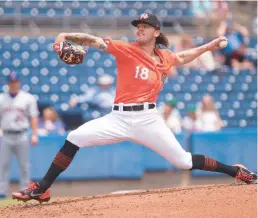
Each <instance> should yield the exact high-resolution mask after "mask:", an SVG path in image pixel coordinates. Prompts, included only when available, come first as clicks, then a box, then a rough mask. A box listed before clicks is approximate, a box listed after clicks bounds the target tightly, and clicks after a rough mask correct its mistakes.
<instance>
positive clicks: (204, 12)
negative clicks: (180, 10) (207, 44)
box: [191, 0, 228, 38]
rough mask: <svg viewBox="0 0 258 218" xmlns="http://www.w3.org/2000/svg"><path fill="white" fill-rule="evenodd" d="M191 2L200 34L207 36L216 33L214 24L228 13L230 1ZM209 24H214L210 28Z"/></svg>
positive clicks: (197, 0) (196, 0) (200, 0)
mask: <svg viewBox="0 0 258 218" xmlns="http://www.w3.org/2000/svg"><path fill="white" fill-rule="evenodd" d="M191 4H192V13H193V15H194V16H195V21H196V26H197V28H198V34H199V36H202V37H205V38H206V37H210V36H212V35H213V34H214V33H213V32H212V30H213V28H214V27H213V26H216V25H218V24H219V23H220V22H221V21H223V20H224V19H225V18H226V17H227V14H228V3H227V2H226V1H225V0H216V1H210V0H194V1H191ZM209 25H212V26H211V27H210V28H209Z"/></svg>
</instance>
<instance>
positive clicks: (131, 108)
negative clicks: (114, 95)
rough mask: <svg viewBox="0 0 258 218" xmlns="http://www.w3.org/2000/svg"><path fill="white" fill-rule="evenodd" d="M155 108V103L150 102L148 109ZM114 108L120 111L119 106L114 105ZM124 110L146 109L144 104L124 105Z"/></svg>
mask: <svg viewBox="0 0 258 218" xmlns="http://www.w3.org/2000/svg"><path fill="white" fill-rule="evenodd" d="M153 108H155V104H148V109H153ZM113 110H115V111H118V110H119V106H118V105H114V107H113ZM122 110H123V111H143V110H144V105H143V104H141V105H132V106H123V107H122Z"/></svg>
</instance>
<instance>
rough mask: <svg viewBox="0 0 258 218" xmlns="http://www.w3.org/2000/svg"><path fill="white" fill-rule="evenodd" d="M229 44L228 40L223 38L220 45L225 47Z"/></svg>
mask: <svg viewBox="0 0 258 218" xmlns="http://www.w3.org/2000/svg"><path fill="white" fill-rule="evenodd" d="M227 45H228V41H226V40H223V41H220V42H219V47H220V48H225V47H226V46H227Z"/></svg>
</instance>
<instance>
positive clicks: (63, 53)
mask: <svg viewBox="0 0 258 218" xmlns="http://www.w3.org/2000/svg"><path fill="white" fill-rule="evenodd" d="M53 49H54V50H55V51H57V53H58V56H59V57H60V59H61V60H62V61H63V62H65V63H67V64H81V63H82V62H83V59H84V56H85V55H86V51H84V50H83V49H82V47H81V46H77V45H72V44H71V43H69V42H67V41H64V42H60V43H54V44H53Z"/></svg>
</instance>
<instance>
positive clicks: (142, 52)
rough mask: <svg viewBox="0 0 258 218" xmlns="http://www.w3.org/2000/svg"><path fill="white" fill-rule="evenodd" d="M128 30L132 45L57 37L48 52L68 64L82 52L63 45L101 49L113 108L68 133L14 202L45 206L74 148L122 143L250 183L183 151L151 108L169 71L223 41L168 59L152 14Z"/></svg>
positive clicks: (238, 170)
mask: <svg viewBox="0 0 258 218" xmlns="http://www.w3.org/2000/svg"><path fill="white" fill-rule="evenodd" d="M132 25H134V26H135V27H137V32H136V42H134V43H127V42H123V41H119V40H110V39H102V38H99V37H95V36H92V35H89V34H84V33H62V34H59V35H58V36H57V38H56V43H55V44H54V48H55V49H56V50H57V51H58V54H59V56H60V57H61V59H62V60H63V61H64V62H66V63H68V64H75V63H82V60H83V56H84V54H85V52H82V51H81V52H79V50H78V48H76V47H74V46H72V45H70V44H69V43H67V42H65V41H66V40H71V41H73V42H75V43H77V44H79V45H83V46H90V47H96V48H99V49H102V50H104V51H106V52H108V53H110V54H112V55H114V56H115V57H116V61H117V72H118V73H117V89H116V98H115V104H114V106H113V111H112V112H111V113H110V114H108V115H106V116H104V117H102V118H99V119H96V120H92V121H90V122H87V123H85V124H84V125H82V126H80V127H79V128H77V129H76V130H74V131H72V132H70V133H69V135H68V137H67V140H66V141H65V144H64V146H63V147H62V148H61V150H60V151H59V152H58V154H57V155H56V157H55V158H54V161H53V163H52V164H51V166H50V168H49V170H48V172H47V174H46V175H45V176H44V178H43V179H42V180H41V181H40V182H38V183H32V184H31V185H30V186H29V187H28V188H27V189H25V190H24V191H21V192H14V193H13V198H14V199H19V200H23V201H28V200H31V199H36V200H38V201H40V202H42V201H48V200H49V199H50V195H49V187H50V186H51V185H52V183H53V182H54V181H55V179H56V178H57V177H58V175H59V174H60V173H61V172H63V171H64V170H65V169H66V168H67V167H68V166H69V164H70V163H71V162H72V159H73V158H74V156H75V154H76V153H77V151H78V150H79V148H80V147H84V146H93V145H105V144H110V143H115V142H120V141H125V140H129V141H133V142H137V143H140V144H143V145H144V146H146V147H148V148H150V149H152V150H154V151H155V152H157V153H159V154H160V155H161V156H163V157H164V158H166V159H167V160H168V161H169V162H170V163H171V164H173V165H175V166H176V167H178V168H181V169H188V170H192V169H199V170H206V171H215V172H222V173H226V174H228V175H230V176H232V177H235V178H237V179H239V180H241V181H243V182H246V183H248V184H249V183H254V182H256V180H257V175H255V174H254V173H252V172H250V171H249V170H246V169H244V168H243V167H240V166H228V165H224V164H222V163H220V162H218V161H216V160H214V159H211V158H208V157H205V156H204V155H192V154H191V153H189V152H186V151H185V150H183V148H182V147H181V146H180V144H179V143H178V141H177V140H176V138H175V137H174V135H173V133H172V132H171V131H170V130H169V128H168V127H167V126H166V124H165V123H164V120H163V119H162V118H161V116H160V115H159V113H158V111H157V109H156V104H155V102H156V99H157V97H158V93H159V91H160V90H161V89H162V87H163V82H164V79H165V78H166V76H167V74H168V72H169V70H170V69H171V67H172V66H178V65H182V64H186V63H189V62H191V61H192V60H194V59H195V58H196V57H198V56H200V55H201V54H203V53H204V52H206V51H212V50H217V49H220V46H219V44H220V43H221V42H223V41H225V42H226V40H227V39H226V38H225V37H219V38H217V39H215V40H213V41H211V42H210V43H207V44H205V45H203V46H200V47H197V48H193V49H190V50H186V51H183V52H180V53H177V54H172V53H171V52H170V51H168V50H162V49H159V48H158V46H159V45H160V44H161V45H165V46H167V45H168V40H167V38H166V37H165V36H164V35H163V34H162V33H161V32H160V22H159V21H158V19H157V18H156V16H155V15H152V14H147V13H145V14H142V15H141V16H140V18H139V19H138V20H134V21H133V22H132Z"/></svg>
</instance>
